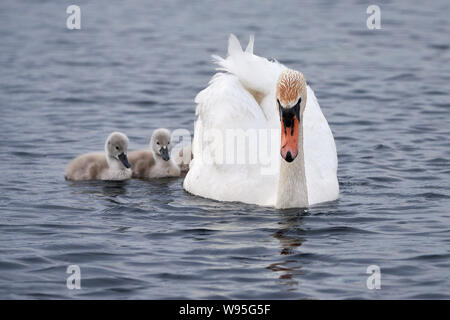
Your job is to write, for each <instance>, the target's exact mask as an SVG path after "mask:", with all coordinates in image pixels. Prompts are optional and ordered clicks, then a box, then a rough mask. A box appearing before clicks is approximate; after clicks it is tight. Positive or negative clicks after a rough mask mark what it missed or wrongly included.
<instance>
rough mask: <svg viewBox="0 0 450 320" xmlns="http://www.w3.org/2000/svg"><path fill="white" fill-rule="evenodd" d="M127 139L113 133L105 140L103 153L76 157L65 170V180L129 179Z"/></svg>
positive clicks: (124, 136) (117, 133) (121, 134)
mask: <svg viewBox="0 0 450 320" xmlns="http://www.w3.org/2000/svg"><path fill="white" fill-rule="evenodd" d="M127 149H128V138H127V136H126V135H124V134H123V133H120V132H113V133H111V134H110V135H109V137H108V138H107V139H106V143H105V152H104V153H103V152H93V153H87V154H84V155H81V156H78V157H77V158H75V159H74V160H72V161H71V162H70V163H69V164H68V166H67V168H66V175H65V177H66V179H67V180H75V181H77V180H127V179H130V178H131V174H132V173H131V169H130V164H129V163H128V159H127Z"/></svg>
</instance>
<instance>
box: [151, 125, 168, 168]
mask: <svg viewBox="0 0 450 320" xmlns="http://www.w3.org/2000/svg"><path fill="white" fill-rule="evenodd" d="M150 149H152V150H153V152H154V153H155V155H157V156H160V157H161V158H163V160H165V161H168V160H170V150H171V149H172V147H171V146H170V131H169V130H167V129H164V128H160V129H156V130H155V131H154V132H153V134H152V138H151V139H150Z"/></svg>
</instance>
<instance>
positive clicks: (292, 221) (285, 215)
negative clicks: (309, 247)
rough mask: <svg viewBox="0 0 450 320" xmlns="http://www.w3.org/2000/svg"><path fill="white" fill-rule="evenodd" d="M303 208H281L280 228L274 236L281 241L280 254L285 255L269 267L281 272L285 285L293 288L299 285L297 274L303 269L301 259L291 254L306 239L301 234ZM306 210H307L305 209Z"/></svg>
mask: <svg viewBox="0 0 450 320" xmlns="http://www.w3.org/2000/svg"><path fill="white" fill-rule="evenodd" d="M302 211H303V210H300V212H299V210H297V209H294V210H293V209H291V210H279V211H278V213H279V215H280V217H281V220H280V222H279V223H278V224H279V229H278V230H277V231H276V232H275V233H274V234H273V237H274V238H275V239H277V240H278V241H279V242H280V246H281V250H280V255H282V256H285V257H284V258H283V260H282V261H281V262H277V263H272V264H270V265H269V266H268V267H267V268H268V269H270V270H272V271H273V272H275V273H277V274H279V279H280V280H282V281H283V285H285V286H286V287H288V288H291V290H294V289H295V288H296V287H297V286H298V281H297V280H296V278H295V274H297V273H299V272H300V270H301V261H298V260H296V259H293V258H292V257H291V255H293V254H296V253H297V252H298V251H299V250H298V247H300V246H301V245H302V244H303V243H304V242H305V241H306V240H305V238H304V237H302V236H300V234H302V233H304V230H302V229H301V225H302V220H303V216H302V214H303V212H302ZM304 211H306V210H304Z"/></svg>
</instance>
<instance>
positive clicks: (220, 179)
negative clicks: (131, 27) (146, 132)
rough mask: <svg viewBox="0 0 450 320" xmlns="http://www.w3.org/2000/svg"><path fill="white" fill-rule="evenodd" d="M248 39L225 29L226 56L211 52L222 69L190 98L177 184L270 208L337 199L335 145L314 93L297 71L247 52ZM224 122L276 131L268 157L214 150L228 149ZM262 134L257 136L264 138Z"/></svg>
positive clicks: (245, 128) (251, 129)
mask: <svg viewBox="0 0 450 320" xmlns="http://www.w3.org/2000/svg"><path fill="white" fill-rule="evenodd" d="M253 43H254V41H253V37H251V38H250V42H249V44H248V46H247V49H246V50H245V51H243V50H242V47H241V45H240V43H239V41H238V39H237V38H236V37H235V36H234V35H231V36H230V38H229V44H228V57H227V58H226V59H222V58H220V57H217V56H214V59H215V60H216V62H217V63H218V64H219V66H220V68H219V70H221V71H224V72H219V73H217V74H216V75H214V77H213V78H212V79H211V81H210V83H209V86H208V87H207V88H206V89H204V90H202V91H201V92H200V93H199V94H198V95H197V97H196V99H195V102H196V103H197V109H196V115H197V120H196V122H195V128H194V140H193V145H192V151H193V160H192V161H191V163H190V168H189V171H188V173H187V175H186V178H185V180H184V183H183V186H184V188H185V190H186V191H188V192H190V193H192V194H194V195H199V196H202V197H206V198H211V199H215V200H219V201H240V202H245V203H253V204H257V205H262V206H273V207H277V208H293V207H306V206H309V205H313V204H316V203H320V202H324V201H331V200H335V199H337V198H338V195H339V184H338V180H337V154H336V145H335V143H334V138H333V134H332V132H331V130H330V127H329V126H328V123H327V121H326V119H325V117H324V115H323V114H322V111H321V109H320V106H319V104H318V102H317V99H316V97H315V95H314V92H313V91H312V89H311V88H310V87H309V86H307V85H306V81H305V78H304V77H303V75H302V74H301V73H300V72H298V71H294V70H290V69H288V68H286V67H285V66H283V65H282V64H280V63H278V62H276V61H273V62H272V61H269V60H267V59H265V58H263V57H259V56H256V55H254V54H253ZM230 129H232V130H234V131H236V129H238V130H241V132H246V133H249V132H264V130H265V131H266V132H276V133H278V137H277V138H276V139H275V140H273V141H275V142H273V143H272V144H271V149H270V151H269V152H268V153H267V156H263V155H262V154H264V153H261V152H260V151H258V152H259V161H257V162H256V163H252V162H250V161H247V162H245V163H244V164H242V163H230V162H226V161H221V160H220V159H221V158H220V156H218V155H221V154H225V155H226V156H228V154H229V152H230V150H231V149H227V148H226V146H227V144H226V142H224V138H223V137H224V136H226V134H227V132H229V131H230ZM255 130H256V131H255ZM261 130H262V131H261ZM232 132H233V131H232ZM280 135H281V139H280ZM250 136H251V134H249V135H248V137H250ZM271 136H273V134H272V135H271ZM264 137H265V136H263V137H262V138H259V140H258V143H260V141H267V139H265V138H264ZM225 140H226V139H225ZM249 140H250V139H249ZM281 144H282V145H281ZM224 147H225V149H224ZM252 147H253V146H252V145H251V142H249V145H248V147H247V148H245V149H238V150H237V151H236V157H239V156H243V157H244V158H245V157H247V158H248V157H250V155H251V153H252V152H253V153H254V151H252V150H254V149H252ZM233 148H234V146H233ZM231 151H235V149H233V150H231ZM246 152H248V153H247V154H243V153H246ZM280 153H281V156H280ZM205 159H208V161H206V160H205ZM218 159H219V160H218ZM268 167H270V168H275V169H274V170H272V172H271V171H270V170H269V172H270V173H268V171H267V170H266V171H264V169H267V168H268Z"/></svg>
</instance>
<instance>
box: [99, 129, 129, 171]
mask: <svg viewBox="0 0 450 320" xmlns="http://www.w3.org/2000/svg"><path fill="white" fill-rule="evenodd" d="M105 152H106V155H107V158H112V159H116V160H118V161H119V162H120V163H122V164H123V165H124V166H125V168H131V165H130V163H129V162H128V158H127V152H128V137H127V136H126V135H124V134H123V133H121V132H113V133H111V134H110V135H109V136H108V139H106V143H105Z"/></svg>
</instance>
